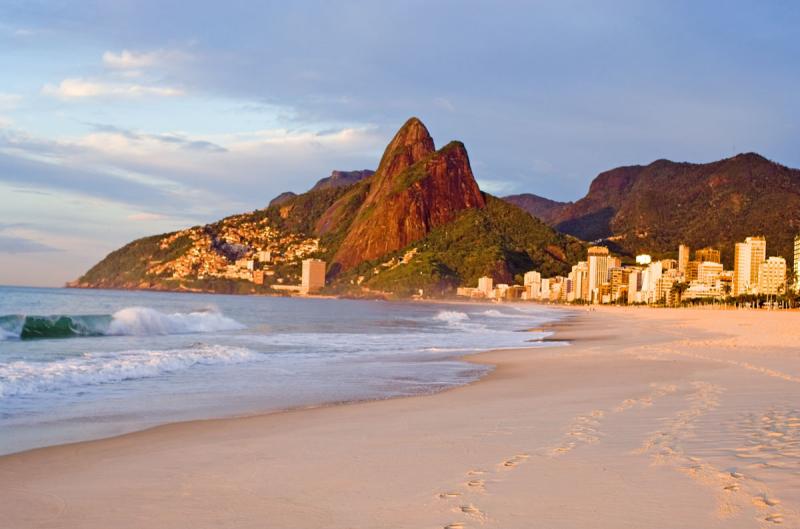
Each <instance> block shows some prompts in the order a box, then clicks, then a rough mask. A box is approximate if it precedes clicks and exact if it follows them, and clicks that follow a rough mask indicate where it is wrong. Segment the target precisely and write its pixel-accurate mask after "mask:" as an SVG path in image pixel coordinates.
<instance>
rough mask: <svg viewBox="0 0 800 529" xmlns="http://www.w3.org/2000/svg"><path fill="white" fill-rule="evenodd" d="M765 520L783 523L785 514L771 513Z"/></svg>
mask: <svg viewBox="0 0 800 529" xmlns="http://www.w3.org/2000/svg"><path fill="white" fill-rule="evenodd" d="M764 520H766V521H768V522H772V523H774V524H779V523H783V515H782V514H770V515H769V516H767V517H766V518H764Z"/></svg>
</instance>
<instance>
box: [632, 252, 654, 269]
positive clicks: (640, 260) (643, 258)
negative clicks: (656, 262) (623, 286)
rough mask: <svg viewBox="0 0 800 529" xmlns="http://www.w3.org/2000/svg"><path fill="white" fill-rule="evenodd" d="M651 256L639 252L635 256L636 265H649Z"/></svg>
mask: <svg viewBox="0 0 800 529" xmlns="http://www.w3.org/2000/svg"><path fill="white" fill-rule="evenodd" d="M652 260H653V258H652V257H650V256H649V255H647V254H646V253H643V254H640V255H637V256H636V264H638V265H642V266H645V265H649V264H650V263H651V262H652Z"/></svg>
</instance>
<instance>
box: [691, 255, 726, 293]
mask: <svg viewBox="0 0 800 529" xmlns="http://www.w3.org/2000/svg"><path fill="white" fill-rule="evenodd" d="M721 274H722V265H721V264H719V263H715V262H713V261H703V262H702V263H700V264H699V265H698V266H697V279H696V280H697V281H698V282H699V283H702V284H704V285H707V286H709V287H716V286H717V284H718V283H719V276H720V275H721Z"/></svg>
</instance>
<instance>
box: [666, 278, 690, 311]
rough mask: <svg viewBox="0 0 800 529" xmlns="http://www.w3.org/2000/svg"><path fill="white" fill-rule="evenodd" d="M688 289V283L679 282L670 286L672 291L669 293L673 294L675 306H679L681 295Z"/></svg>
mask: <svg viewBox="0 0 800 529" xmlns="http://www.w3.org/2000/svg"><path fill="white" fill-rule="evenodd" d="M688 288H689V283H687V282H685V281H679V282H677V283H674V284H673V285H672V289H671V290H670V291H671V292H672V293H673V294H675V296H676V298H677V303H675V304H676V305H680V304H681V298H682V297H683V293H684V292H686V290H688Z"/></svg>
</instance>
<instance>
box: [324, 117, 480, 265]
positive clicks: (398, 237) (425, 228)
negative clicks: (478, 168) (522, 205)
mask: <svg viewBox="0 0 800 529" xmlns="http://www.w3.org/2000/svg"><path fill="white" fill-rule="evenodd" d="M343 198H344V199H346V198H347V197H343ZM485 205H486V203H485V201H484V198H483V195H482V194H481V192H480V190H479V189H478V184H477V183H476V182H475V177H474V176H473V174H472V169H471V167H470V164H469V157H468V156H467V151H466V149H465V148H464V145H463V144H461V143H460V142H452V143H449V144H448V145H446V146H445V147H443V148H442V149H440V150H438V151H436V150H435V147H434V143H433V139H432V138H431V136H430V134H429V133H428V129H427V128H425V125H423V124H422V122H421V121H420V120H419V119H417V118H411V119H409V120H408V121H407V122H406V123H405V124H404V125H403V127H402V128H401V129H400V130H399V131H398V132H397V134H396V135H395V137H394V138H393V139H392V141H391V142H390V143H389V145H388V147H386V151H385V152H384V154H383V157H382V158H381V162H380V165H379V166H378V170H377V171H376V173H375V175H374V176H373V177H372V178H371V180H370V181H369V190H368V191H367V194H366V198H365V199H364V201H363V203H361V205H360V207H359V208H358V210H357V212H356V214H355V217H354V220H353V222H352V224H351V225H350V228H349V230H348V232H347V235H346V236H345V238H344V241H343V242H342V244H341V246H340V247H339V250H338V252H337V253H336V255H335V257H334V263H333V264H334V267H336V269H338V270H347V269H349V268H352V267H353V266H355V265H357V264H359V263H361V262H363V261H368V260H371V259H375V258H377V257H380V256H382V255H385V254H387V253H389V252H392V251H395V250H398V249H400V248H403V247H405V246H407V245H408V244H410V243H411V242H413V241H415V240H418V239H422V238H423V237H425V236H426V235H427V234H428V233H429V232H430V231H431V229H433V228H435V227H437V226H441V225H443V224H446V223H448V222H450V221H452V220H453V219H455V217H456V216H457V215H458V214H459V213H460V212H461V211H463V210H465V209H469V208H483V207H485ZM334 207H337V205H336V204H335V205H334ZM332 209H333V208H332ZM323 217H325V216H323Z"/></svg>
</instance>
